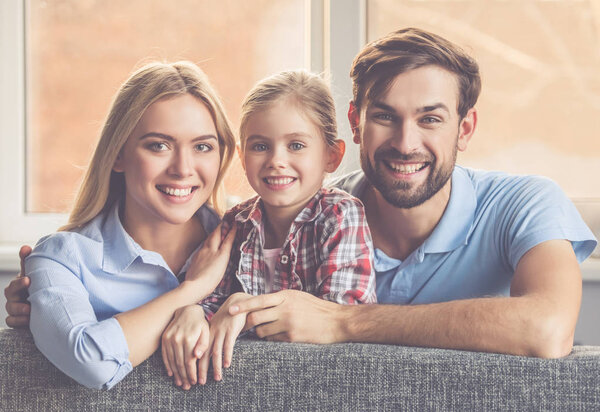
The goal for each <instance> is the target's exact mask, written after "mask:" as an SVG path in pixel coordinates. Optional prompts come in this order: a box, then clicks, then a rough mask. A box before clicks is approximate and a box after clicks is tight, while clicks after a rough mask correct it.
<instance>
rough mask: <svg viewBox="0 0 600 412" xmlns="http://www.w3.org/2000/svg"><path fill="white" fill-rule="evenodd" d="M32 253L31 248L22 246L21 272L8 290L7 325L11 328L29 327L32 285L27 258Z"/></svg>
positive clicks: (6, 293) (6, 290)
mask: <svg viewBox="0 0 600 412" xmlns="http://www.w3.org/2000/svg"><path fill="white" fill-rule="evenodd" d="M30 253H31V247H29V246H21V250H20V251H19V258H20V259H21V272H20V273H19V274H18V275H17V277H16V278H15V279H13V280H12V281H11V282H10V283H9V284H8V286H7V287H6V289H4V296H6V312H7V313H8V316H7V317H6V324H7V325H8V326H10V327H11V328H25V327H29V312H30V311H31V305H29V303H28V302H27V297H28V296H29V294H28V293H27V288H28V287H29V284H30V279H29V277H27V276H25V258H26V257H27V256H29V254H30Z"/></svg>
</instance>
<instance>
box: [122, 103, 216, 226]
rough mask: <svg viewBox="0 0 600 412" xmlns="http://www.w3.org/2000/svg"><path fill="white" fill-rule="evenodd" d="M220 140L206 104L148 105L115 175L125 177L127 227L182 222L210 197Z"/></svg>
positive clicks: (123, 151) (214, 179)
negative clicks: (133, 224)
mask: <svg viewBox="0 0 600 412" xmlns="http://www.w3.org/2000/svg"><path fill="white" fill-rule="evenodd" d="M219 166H220V155H219V140H218V137H217V131H216V128H215V124H214V122H213V119H212V117H211V115H210V112H209V111H208V108H207V107H206V106H205V105H204V103H203V102H202V101H200V100H198V99H196V98H195V97H193V96H192V95H189V94H186V95H181V96H177V97H171V98H164V99H161V100H158V101H156V102H154V103H153V104H151V105H150V106H149V107H148V109H147V110H146V112H145V113H144V114H143V116H142V117H141V119H140V121H139V122H138V124H137V125H136V127H135V129H134V130H133V132H132V133H131V135H130V136H129V138H128V139H127V142H126V143H125V145H124V146H123V148H122V149H121V152H120V154H119V156H118V158H117V160H116V162H115V164H114V167H113V170H114V171H116V172H122V173H123V174H124V176H125V186H126V195H125V213H124V215H123V218H124V220H125V222H128V223H130V224H131V223H133V222H132V221H136V222H141V223H147V224H152V223H158V222H167V223H170V224H182V223H186V222H187V221H188V220H189V219H191V217H192V216H193V215H194V213H195V212H196V211H197V210H198V209H199V208H200V207H201V206H202V205H203V204H204V203H205V202H206V201H207V200H208V198H209V197H210V195H211V193H212V191H213V188H214V185H215V181H216V180H217V176H218V174H219Z"/></svg>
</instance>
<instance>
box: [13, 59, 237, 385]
mask: <svg viewBox="0 0 600 412" xmlns="http://www.w3.org/2000/svg"><path fill="white" fill-rule="evenodd" d="M234 145H235V143H234V138H233V135H232V132H231V129H230V127H229V123H228V121H227V118H226V116H225V114H224V112H223V109H222V106H221V103H220V102H219V100H218V98H217V96H216V94H215V92H214V91H213V89H212V88H211V86H210V84H209V83H208V80H207V78H206V76H205V75H204V73H202V72H201V71H200V69H198V68H197V67H196V66H195V65H193V64H191V63H186V62H180V63H175V64H161V63H153V64H150V65H147V66H145V67H143V68H141V69H140V70H138V71H137V72H135V73H134V74H133V75H132V76H131V77H130V78H129V79H128V80H127V81H126V82H125V83H124V84H123V85H122V86H121V88H120V90H119V92H118V93H117V96H116V98H115V101H114V102H113V104H112V108H111V110H110V113H109V115H108V118H107V120H106V123H105V125H104V128H103V130H102V134H101V137H100V141H99V143H98V146H97V148H96V150H95V153H94V156H93V159H92V161H91V164H90V166H89V168H88V171H87V174H86V176H85V178H84V181H83V183H82V185H81V188H80V191H79V195H78V197H77V201H76V204H75V207H74V208H73V211H72V213H71V216H70V219H69V223H68V224H67V225H66V226H65V227H63V228H61V231H60V232H58V233H55V234H53V235H50V236H47V237H45V238H43V239H42V240H40V242H39V243H38V244H37V246H36V248H35V249H34V251H33V252H32V254H31V255H30V256H29V257H28V258H27V260H26V263H25V270H26V274H27V276H29V277H30V278H31V286H30V288H29V294H30V296H29V301H30V302H31V323H30V328H31V332H32V333H33V337H34V339H35V343H36V345H37V347H38V348H39V349H40V351H41V352H42V353H43V354H44V355H45V356H46V357H47V358H48V359H49V360H50V361H51V362H52V363H54V365H56V366H57V367H58V368H59V369H60V370H62V371H63V372H64V373H66V374H67V375H69V376H70V377H72V378H73V379H74V380H76V381H77V382H79V383H81V384H83V385H85V386H88V387H93V388H111V387H112V386H113V385H115V384H116V383H117V382H119V381H120V380H121V379H123V377H124V376H125V375H126V374H127V373H128V372H130V371H131V369H132V368H133V367H134V366H136V365H138V364H139V363H141V362H142V361H143V360H145V359H146V358H147V357H148V356H150V355H151V354H152V353H153V352H154V351H155V350H156V349H157V348H158V345H159V340H160V336H161V333H162V332H163V330H164V328H165V327H166V326H167V324H168V322H169V321H170V320H171V318H172V316H173V314H174V313H175V312H176V310H177V309H178V308H180V307H182V306H185V305H189V304H192V303H194V302H198V301H200V300H202V299H203V298H205V297H206V296H208V295H209V294H210V293H211V292H212V291H213V289H214V287H215V286H216V285H217V284H218V283H219V281H220V280H221V275H222V274H223V272H224V271H225V267H226V265H227V261H228V257H229V248H230V246H231V243H232V242H233V234H234V232H235V231H232V232H231V235H229V236H227V237H225V240H224V242H223V243H221V237H220V235H221V231H220V230H218V229H217V230H215V232H216V234H215V235H212V236H211V237H208V238H207V236H208V234H209V233H210V232H212V231H213V229H215V227H216V226H217V224H218V223H219V217H218V215H217V214H216V213H215V211H214V210H212V209H211V208H210V207H209V206H208V204H209V203H210V202H209V198H212V200H213V205H215V206H218V204H217V200H218V189H219V187H220V183H221V180H222V178H223V173H224V172H225V170H226V169H227V167H228V165H229V163H230V161H231V157H232V151H233V148H234ZM205 239H206V242H205V246H204V247H203V248H202V249H200V250H199V251H198V253H196V254H195V255H194V256H192V257H190V255H192V253H193V252H194V251H195V250H197V249H198V248H199V246H200V245H201V244H202V242H203V241H205ZM184 273H185V277H183V276H181V275H183V274H184ZM178 277H179V278H180V280H181V281H182V282H181V283H180V282H179V280H178ZM200 328H201V329H202V330H203V331H205V334H204V335H205V338H206V340H207V339H208V338H207V334H208V325H207V324H206V323H204V324H201V325H200Z"/></svg>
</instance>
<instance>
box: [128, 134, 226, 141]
mask: <svg viewBox="0 0 600 412" xmlns="http://www.w3.org/2000/svg"><path fill="white" fill-rule="evenodd" d="M149 137H158V138H159V139H165V140H169V141H175V138H174V137H173V136H170V135H168V134H164V133H157V132H149V133H146V134H144V135H142V136H140V140H143V139H146V138H149ZM209 139H215V140H217V136H215V135H214V134H205V135H202V136H198V137H195V138H194V139H193V141H197V140H209Z"/></svg>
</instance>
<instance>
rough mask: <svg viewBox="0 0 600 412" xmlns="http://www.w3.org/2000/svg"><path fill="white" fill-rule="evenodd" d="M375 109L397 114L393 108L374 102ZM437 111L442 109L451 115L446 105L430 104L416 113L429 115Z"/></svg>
mask: <svg viewBox="0 0 600 412" xmlns="http://www.w3.org/2000/svg"><path fill="white" fill-rule="evenodd" d="M373 107H375V108H377V109H381V110H385V111H388V112H395V110H394V108H393V107H392V106H390V105H387V104H385V103H383V102H373ZM437 109H441V110H444V111H446V112H448V113H450V110H449V109H448V106H446V105H445V104H444V103H434V104H428V105H427V106H423V107H419V108H418V109H417V111H416V112H417V113H427V112H433V111H434V110H437Z"/></svg>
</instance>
